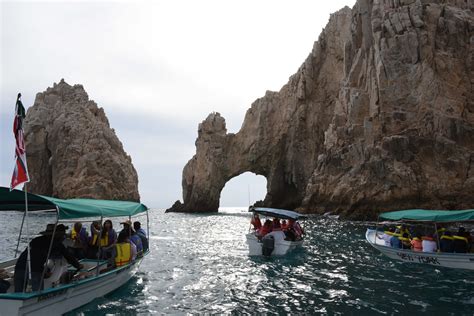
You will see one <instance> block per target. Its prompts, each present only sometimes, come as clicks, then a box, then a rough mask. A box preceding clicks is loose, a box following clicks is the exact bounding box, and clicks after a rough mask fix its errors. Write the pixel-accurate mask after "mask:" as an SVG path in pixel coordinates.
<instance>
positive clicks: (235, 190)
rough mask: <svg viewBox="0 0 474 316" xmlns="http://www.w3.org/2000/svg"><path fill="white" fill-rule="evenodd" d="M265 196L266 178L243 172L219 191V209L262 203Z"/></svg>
mask: <svg viewBox="0 0 474 316" xmlns="http://www.w3.org/2000/svg"><path fill="white" fill-rule="evenodd" d="M266 194H267V178H265V177H264V176H261V175H257V174H255V173H253V172H250V171H248V172H244V173H241V174H240V175H238V176H235V177H233V178H232V179H230V180H229V181H227V182H226V184H225V186H224V188H223V189H222V191H221V195H220V199H219V208H221V207H223V208H226V207H229V208H230V207H245V208H246V207H248V206H249V205H253V204H254V203H255V202H257V201H263V200H264V199H265V196H266Z"/></svg>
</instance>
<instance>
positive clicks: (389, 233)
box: [384, 230, 395, 236]
mask: <svg viewBox="0 0 474 316" xmlns="http://www.w3.org/2000/svg"><path fill="white" fill-rule="evenodd" d="M384 233H385V234H387V235H389V236H393V235H394V234H395V233H394V232H391V231H389V230H385V231H384Z"/></svg>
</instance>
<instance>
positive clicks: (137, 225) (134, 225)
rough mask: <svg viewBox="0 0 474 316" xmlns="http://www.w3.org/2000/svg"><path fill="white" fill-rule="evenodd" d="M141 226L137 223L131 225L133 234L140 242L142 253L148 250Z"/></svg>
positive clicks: (144, 233) (146, 239)
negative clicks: (133, 230)
mask: <svg viewBox="0 0 474 316" xmlns="http://www.w3.org/2000/svg"><path fill="white" fill-rule="evenodd" d="M141 226H142V225H141V223H140V222H138V221H137V222H134V223H133V229H135V232H136V233H137V235H138V236H139V237H140V239H141V240H142V245H143V251H144V252H146V251H147V250H148V248H149V245H148V238H147V236H146V232H145V230H143V229H142V227H141Z"/></svg>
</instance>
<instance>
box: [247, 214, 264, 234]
mask: <svg viewBox="0 0 474 316" xmlns="http://www.w3.org/2000/svg"><path fill="white" fill-rule="evenodd" d="M250 224H251V225H252V226H253V229H254V230H255V231H257V230H259V229H260V228H261V227H262V222H261V221H260V217H259V216H258V214H257V213H254V214H253V216H252V219H251V220H250Z"/></svg>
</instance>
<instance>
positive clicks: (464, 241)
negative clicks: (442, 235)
mask: <svg viewBox="0 0 474 316" xmlns="http://www.w3.org/2000/svg"><path fill="white" fill-rule="evenodd" d="M453 250H454V252H457V253H466V252H468V251H469V239H468V235H467V234H466V230H465V229H464V227H459V230H458V233H457V234H456V235H453Z"/></svg>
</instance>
